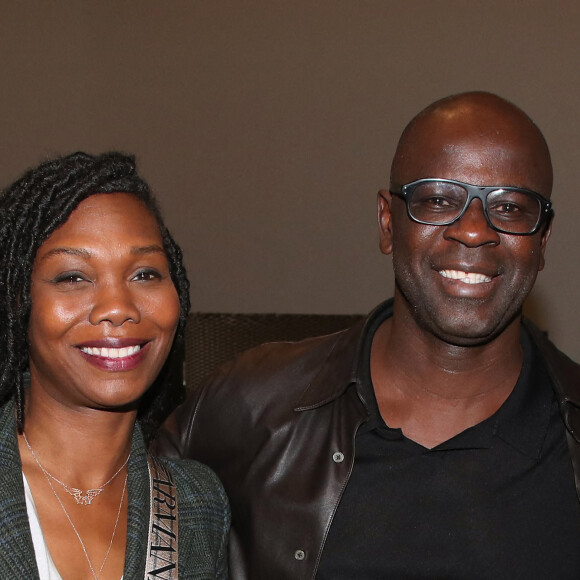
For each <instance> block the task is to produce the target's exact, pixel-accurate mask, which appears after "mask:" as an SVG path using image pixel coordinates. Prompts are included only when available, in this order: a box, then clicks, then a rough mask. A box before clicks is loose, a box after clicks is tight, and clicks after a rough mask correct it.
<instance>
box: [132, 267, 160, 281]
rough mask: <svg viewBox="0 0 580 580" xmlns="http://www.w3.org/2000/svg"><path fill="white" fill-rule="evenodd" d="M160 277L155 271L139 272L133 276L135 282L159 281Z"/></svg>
mask: <svg viewBox="0 0 580 580" xmlns="http://www.w3.org/2000/svg"><path fill="white" fill-rule="evenodd" d="M161 278H162V276H161V274H160V273H159V272H158V271H157V270H149V269H147V270H140V271H139V272H137V274H135V276H133V280H135V281H136V282H149V281H151V280H161Z"/></svg>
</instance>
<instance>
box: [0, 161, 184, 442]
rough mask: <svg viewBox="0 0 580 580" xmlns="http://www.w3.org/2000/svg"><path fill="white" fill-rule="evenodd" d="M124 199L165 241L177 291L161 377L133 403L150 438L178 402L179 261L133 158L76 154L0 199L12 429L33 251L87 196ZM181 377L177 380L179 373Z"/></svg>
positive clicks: (22, 373)
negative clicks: (136, 204)
mask: <svg viewBox="0 0 580 580" xmlns="http://www.w3.org/2000/svg"><path fill="white" fill-rule="evenodd" d="M99 193H130V194H133V195H135V196H136V197H137V198H139V199H140V200H141V201H142V202H143V203H144V204H145V206H146V207H147V209H148V210H149V211H150V212H151V214H152V215H153V217H154V218H155V220H156V221H157V224H158V226H159V231H160V233H161V237H162V240H163V247H164V250H165V253H166V255H167V260H168V262H169V271H170V275H171V279H172V280H173V283H174V285H175V287H176V289H177V293H178V296H179V304H180V316H179V323H178V328H177V332H176V336H175V340H174V343H173V346H172V349H171V352H170V354H169V357H168V360H167V361H166V363H165V365H164V367H163V369H162V370H161V373H160V374H159V376H158V377H157V379H156V381H155V383H154V384H153V385H152V386H151V387H150V389H149V390H148V391H147V393H146V394H145V396H144V397H143V398H142V400H141V401H140V404H139V410H138V421H139V423H140V425H141V427H142V430H143V433H144V435H145V437H146V438H147V439H149V438H150V437H151V436H152V435H153V433H154V430H155V429H156V428H157V427H158V425H159V424H160V422H161V421H162V420H163V419H164V418H165V417H166V416H167V415H168V414H169V412H170V411H171V410H172V408H173V407H174V406H175V405H177V403H178V402H180V401H181V399H182V398H183V395H184V393H183V387H182V385H181V384H180V381H175V380H173V379H172V377H173V376H175V375H176V373H175V372H171V370H172V368H171V367H172V365H176V364H177V365H179V364H180V363H179V358H180V353H181V352H182V342H183V337H184V330H185V323H186V320H187V314H188V312H189V307H190V303H189V282H188V279H187V275H186V272H185V268H184V266H183V257H182V252H181V249H180V247H179V246H178V245H177V243H176V242H175V240H174V239H173V237H172V236H171V234H170V233H169V231H168V230H167V227H166V226H165V223H164V222H163V218H162V216H161V213H160V210H159V207H158V205H157V202H156V200H155V198H154V196H153V194H152V193H151V190H150V188H149V185H148V184H147V183H146V182H145V181H144V180H143V179H142V178H141V177H140V176H139V175H138V173H137V170H136V167H135V159H134V157H133V156H130V155H125V154H122V153H118V152H111V153H105V154H102V155H89V154H87V153H82V152H77V153H73V154H71V155H67V156H64V157H58V158H56V159H53V160H49V161H46V162H44V163H42V164H40V165H39V166H38V167H35V168H33V169H30V170H28V171H27V172H26V173H25V174H24V175H23V176H22V177H21V178H20V179H18V180H17V181H15V182H14V183H13V184H12V185H10V186H9V187H8V188H6V189H5V190H4V191H3V192H2V193H1V194H0V321H2V326H3V328H2V332H1V333H0V352H1V353H2V360H1V361H0V404H3V403H5V402H6V401H7V400H8V399H10V398H11V397H14V398H15V401H16V409H17V424H18V428H19V430H20V431H22V429H23V426H24V389H25V386H26V383H27V380H28V374H29V373H28V323H29V319H30V310H31V299H30V283H31V273H32V267H33V264H34V259H35V257H36V253H37V251H38V248H39V247H40V246H41V245H42V243H43V242H44V241H45V240H46V239H47V238H48V237H49V236H50V235H51V234H52V232H54V230H56V229H57V228H58V227H60V226H61V225H63V224H64V223H65V222H66V221H67V220H68V218H69V217H70V215H71V213H72V212H73V211H74V209H75V208H76V207H77V206H78V205H79V204H80V203H81V202H82V201H83V200H85V199H87V198H88V197H90V196H91V195H95V194H99ZM177 374H179V373H177Z"/></svg>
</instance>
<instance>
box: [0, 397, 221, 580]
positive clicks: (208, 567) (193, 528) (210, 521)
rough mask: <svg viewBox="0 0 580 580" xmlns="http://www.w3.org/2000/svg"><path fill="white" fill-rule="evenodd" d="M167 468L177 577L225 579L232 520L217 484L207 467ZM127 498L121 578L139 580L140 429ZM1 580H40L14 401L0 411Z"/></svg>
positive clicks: (144, 519) (144, 499)
mask: <svg viewBox="0 0 580 580" xmlns="http://www.w3.org/2000/svg"><path fill="white" fill-rule="evenodd" d="M166 464H168V465H169V467H170V468H171V470H172V473H173V475H174V478H175V480H176V482H177V490H178V498H179V499H178V502H179V504H178V509H179V578H180V579H181V578H184V579H185V578H188V579H195V580H213V579H219V580H226V579H227V560H226V558H227V541H228V530H229V517H230V515H229V507H228V504H227V499H226V495H225V493H224V491H223V488H222V486H221V484H220V483H219V481H218V480H217V477H216V476H215V475H214V473H213V472H212V471H211V470H210V469H209V468H207V467H206V466H204V465H202V464H200V463H197V462H195V461H169V460H166ZM128 493H129V514H128V521H127V548H126V553H125V570H124V579H125V580H141V579H142V578H143V577H144V574H145V559H146V550H147V540H148V530H147V527H148V524H149V504H150V491H149V473H148V468H147V453H146V449H145V444H144V442H143V437H142V435H141V431H140V429H139V428H138V427H136V428H135V431H134V433H133V443H132V448H131V457H130V460H129V479H128ZM78 548H79V550H80V549H81V548H80V545H79V547H78ZM0 577H1V578H2V579H6V580H12V579H14V580H22V579H24V578H26V580H33V579H37V578H38V570H37V568H36V559H35V556H34V547H33V544H32V536H31V534H30V527H29V524H28V515H27V512H26V502H25V499H24V485H23V482H22V465H21V462H20V455H19V453H18V446H17V440H16V421H15V414H14V405H13V403H12V402H9V403H7V404H5V405H4V406H3V407H0Z"/></svg>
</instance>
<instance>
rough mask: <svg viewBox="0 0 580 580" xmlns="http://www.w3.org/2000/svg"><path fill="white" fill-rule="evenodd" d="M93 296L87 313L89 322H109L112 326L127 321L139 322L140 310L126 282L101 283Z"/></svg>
mask: <svg viewBox="0 0 580 580" xmlns="http://www.w3.org/2000/svg"><path fill="white" fill-rule="evenodd" d="M93 296H94V302H93V305H92V308H91V312H90V315H89V322H90V323H91V324H94V325H97V324H100V323H101V322H109V323H110V324H112V325H113V326H121V325H122V324H124V323H125V322H128V321H131V322H134V323H138V322H140V320H141V312H140V310H139V308H138V306H137V304H136V301H135V297H134V296H133V293H132V292H131V290H130V288H128V287H127V285H126V284H112V283H107V284H102V285H101V286H99V287H98V288H97V289H96V291H95V293H94V295H93Z"/></svg>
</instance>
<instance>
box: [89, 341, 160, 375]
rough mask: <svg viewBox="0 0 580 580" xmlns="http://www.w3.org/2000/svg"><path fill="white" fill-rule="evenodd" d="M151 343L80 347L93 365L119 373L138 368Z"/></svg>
mask: <svg viewBox="0 0 580 580" xmlns="http://www.w3.org/2000/svg"><path fill="white" fill-rule="evenodd" d="M148 347H149V343H145V344H134V345H132V346H123V347H121V348H115V347H97V346H79V347H78V348H79V352H80V353H81V356H82V357H83V358H84V359H85V360H86V361H87V362H89V363H90V364H91V365H93V366H95V367H97V368H99V369H101V370H105V371H111V372H118V371H128V370H132V369H134V368H136V367H137V366H139V364H140V363H141V362H142V361H143V358H144V357H145V354H146V352H147V350H148Z"/></svg>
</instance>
